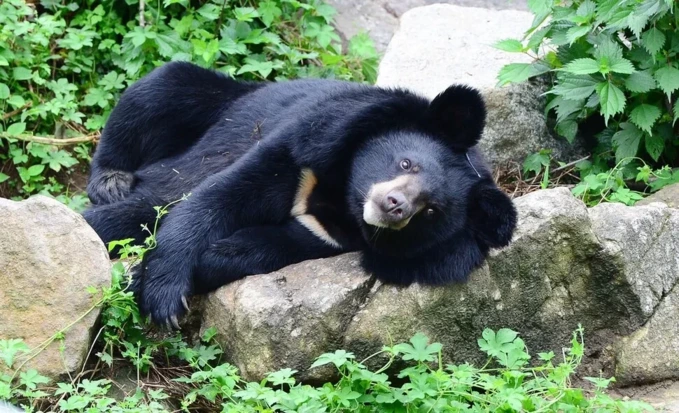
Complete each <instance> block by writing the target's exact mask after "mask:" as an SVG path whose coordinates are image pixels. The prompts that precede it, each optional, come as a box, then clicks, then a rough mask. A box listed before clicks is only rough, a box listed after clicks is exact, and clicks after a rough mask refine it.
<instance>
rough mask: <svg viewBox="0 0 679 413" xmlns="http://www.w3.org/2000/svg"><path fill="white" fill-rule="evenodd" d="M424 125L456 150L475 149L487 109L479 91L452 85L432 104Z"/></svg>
mask: <svg viewBox="0 0 679 413" xmlns="http://www.w3.org/2000/svg"><path fill="white" fill-rule="evenodd" d="M427 121H428V122H429V126H430V127H431V128H433V130H434V133H436V134H438V135H441V136H443V137H444V138H445V139H446V140H447V143H448V144H449V145H451V146H452V147H453V148H455V149H460V150H466V149H469V148H471V147H472V146H474V145H476V144H477V143H478V141H479V139H481V133H482V132H483V128H484V126H485V123H486V105H485V103H484V101H483V98H482V97H481V94H480V93H479V91H478V90H476V89H474V88H471V87H469V86H463V85H453V86H450V87H449V88H448V89H446V90H445V91H443V92H441V93H440V94H439V95H438V96H436V97H435V98H434V100H432V101H431V103H430V104H429V108H428V116H427Z"/></svg>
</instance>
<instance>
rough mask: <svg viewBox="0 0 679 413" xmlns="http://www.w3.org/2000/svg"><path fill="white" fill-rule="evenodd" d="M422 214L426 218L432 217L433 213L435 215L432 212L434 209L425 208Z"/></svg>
mask: <svg viewBox="0 0 679 413" xmlns="http://www.w3.org/2000/svg"><path fill="white" fill-rule="evenodd" d="M424 213H425V215H426V216H428V217H432V216H434V213H436V211H434V208H427V209H425V210H424Z"/></svg>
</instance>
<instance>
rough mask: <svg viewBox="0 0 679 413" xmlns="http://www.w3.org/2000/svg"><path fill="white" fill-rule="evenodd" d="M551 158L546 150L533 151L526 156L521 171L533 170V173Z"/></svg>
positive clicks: (539, 169)
mask: <svg viewBox="0 0 679 413" xmlns="http://www.w3.org/2000/svg"><path fill="white" fill-rule="evenodd" d="M550 160H551V158H550V157H549V152H548V151H540V152H535V153H532V154H530V155H528V156H527V157H526V160H525V161H523V173H524V174H526V173H528V172H533V173H534V174H535V175H537V174H539V173H540V171H542V167H543V166H547V165H549V162H550Z"/></svg>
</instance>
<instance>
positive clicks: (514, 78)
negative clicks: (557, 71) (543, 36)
mask: <svg viewBox="0 0 679 413" xmlns="http://www.w3.org/2000/svg"><path fill="white" fill-rule="evenodd" d="M548 71H549V67H548V66H547V65H545V64H543V63H540V62H535V63H510V64H508V65H505V66H503V67H502V69H500V73H499V74H498V76H497V78H498V84H499V85H500V86H503V85H506V84H508V83H521V82H524V81H526V80H528V79H530V78H531V77H534V76H538V75H541V74H543V73H547V72H548Z"/></svg>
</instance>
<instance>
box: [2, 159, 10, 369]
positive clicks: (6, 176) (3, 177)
mask: <svg viewBox="0 0 679 413" xmlns="http://www.w3.org/2000/svg"><path fill="white" fill-rule="evenodd" d="M8 179H9V175H5V174H3V173H2V172H0V184H1V183H3V182H5V181H6V180H8ZM10 367H11V366H10Z"/></svg>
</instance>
